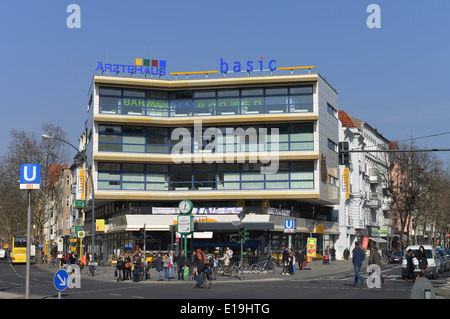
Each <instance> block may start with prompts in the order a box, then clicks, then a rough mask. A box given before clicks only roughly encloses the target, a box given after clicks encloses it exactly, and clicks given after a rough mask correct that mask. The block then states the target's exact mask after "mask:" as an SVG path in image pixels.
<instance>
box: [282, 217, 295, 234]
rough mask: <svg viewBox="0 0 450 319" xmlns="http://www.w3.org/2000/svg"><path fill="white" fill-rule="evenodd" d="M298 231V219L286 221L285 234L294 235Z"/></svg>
mask: <svg viewBox="0 0 450 319" xmlns="http://www.w3.org/2000/svg"><path fill="white" fill-rule="evenodd" d="M296 229H297V220H296V219H285V220H284V232H285V233H294V232H295V230H296Z"/></svg>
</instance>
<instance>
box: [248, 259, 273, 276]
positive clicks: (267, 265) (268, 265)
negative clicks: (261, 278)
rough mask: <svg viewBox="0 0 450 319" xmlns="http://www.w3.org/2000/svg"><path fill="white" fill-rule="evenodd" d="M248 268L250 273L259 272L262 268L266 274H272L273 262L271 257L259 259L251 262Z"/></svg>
mask: <svg viewBox="0 0 450 319" xmlns="http://www.w3.org/2000/svg"><path fill="white" fill-rule="evenodd" d="M250 269H251V271H252V274H259V273H260V272H262V271H264V270H266V271H267V273H268V274H274V273H275V264H274V263H273V261H272V259H270V257H268V258H267V259H266V260H265V261H260V262H257V263H255V264H253V265H252V266H251V267H250Z"/></svg>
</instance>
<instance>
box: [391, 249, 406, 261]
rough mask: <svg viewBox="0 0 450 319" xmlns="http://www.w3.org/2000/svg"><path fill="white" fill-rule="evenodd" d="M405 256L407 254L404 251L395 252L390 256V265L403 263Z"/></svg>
mask: <svg viewBox="0 0 450 319" xmlns="http://www.w3.org/2000/svg"><path fill="white" fill-rule="evenodd" d="M404 255H405V252H404V251H403V250H396V251H393V252H392V254H391V255H390V256H389V263H390V264H395V263H401V262H402V261H403V256H404Z"/></svg>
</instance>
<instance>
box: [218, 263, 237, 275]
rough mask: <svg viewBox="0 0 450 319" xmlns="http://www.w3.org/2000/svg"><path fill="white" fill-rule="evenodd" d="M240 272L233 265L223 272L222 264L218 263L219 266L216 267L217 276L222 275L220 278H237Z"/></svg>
mask: <svg viewBox="0 0 450 319" xmlns="http://www.w3.org/2000/svg"><path fill="white" fill-rule="evenodd" d="M239 272H240V268H239V267H238V266H237V265H235V264H234V263H233V264H230V265H229V266H228V270H227V271H225V266H224V264H223V262H222V261H221V262H219V264H218V265H217V274H219V275H222V276H227V275H228V276H237V275H238V274H239Z"/></svg>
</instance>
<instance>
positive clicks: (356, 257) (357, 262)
mask: <svg viewBox="0 0 450 319" xmlns="http://www.w3.org/2000/svg"><path fill="white" fill-rule="evenodd" d="M352 254H353V257H352V261H353V267H354V269H355V282H354V286H355V287H356V286H357V284H358V280H360V281H361V284H362V285H363V286H365V280H364V278H362V277H361V275H360V274H359V270H360V269H361V266H362V262H363V260H364V258H365V257H366V256H365V254H364V250H362V249H361V247H359V242H355V248H354V249H353V251H352Z"/></svg>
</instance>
